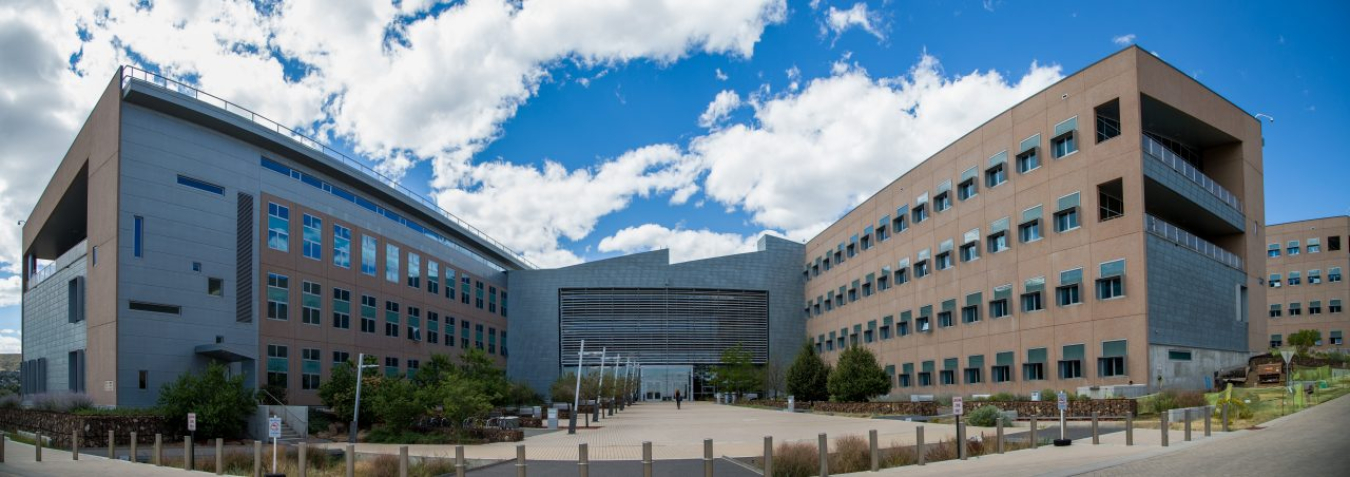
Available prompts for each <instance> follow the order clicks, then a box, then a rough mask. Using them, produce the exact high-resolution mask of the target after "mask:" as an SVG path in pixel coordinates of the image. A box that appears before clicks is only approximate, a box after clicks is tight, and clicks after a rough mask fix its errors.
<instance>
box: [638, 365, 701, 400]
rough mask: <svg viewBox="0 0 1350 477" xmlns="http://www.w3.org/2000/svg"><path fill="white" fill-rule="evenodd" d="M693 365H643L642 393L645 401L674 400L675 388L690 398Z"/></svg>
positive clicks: (682, 395) (681, 394)
mask: <svg viewBox="0 0 1350 477" xmlns="http://www.w3.org/2000/svg"><path fill="white" fill-rule="evenodd" d="M693 375H694V367H693V366H643V367H642V389H641V395H642V399H643V400H644V401H673V400H675V390H677V389H678V390H679V391H680V396H681V397H684V398H686V399H687V398H689V396H690V391H692V390H693Z"/></svg>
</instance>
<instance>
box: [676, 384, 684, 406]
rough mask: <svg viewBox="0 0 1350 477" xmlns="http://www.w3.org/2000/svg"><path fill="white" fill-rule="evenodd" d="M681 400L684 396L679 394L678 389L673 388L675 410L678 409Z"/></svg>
mask: <svg viewBox="0 0 1350 477" xmlns="http://www.w3.org/2000/svg"><path fill="white" fill-rule="evenodd" d="M682 400H684V396H681V395H680V390H679V389H676V390H675V410H677V411H678V410H680V401H682Z"/></svg>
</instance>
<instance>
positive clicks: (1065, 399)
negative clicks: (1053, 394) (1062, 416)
mask: <svg viewBox="0 0 1350 477" xmlns="http://www.w3.org/2000/svg"><path fill="white" fill-rule="evenodd" d="M1059 410H1061V411H1067V410H1069V395H1068V394H1066V393H1065V392H1064V391H1060V392H1059Z"/></svg>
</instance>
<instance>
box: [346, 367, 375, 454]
mask: <svg viewBox="0 0 1350 477" xmlns="http://www.w3.org/2000/svg"><path fill="white" fill-rule="evenodd" d="M375 367H379V366H378V365H374V364H366V354H365V353H361V354H358V355H356V407H354V408H352V426H351V430H350V431H349V432H348V433H347V442H350V443H352V444H355V443H356V430H357V429H358V424H357V423H359V422H360V420H359V419H358V418H359V417H361V370H363V369H366V368H375Z"/></svg>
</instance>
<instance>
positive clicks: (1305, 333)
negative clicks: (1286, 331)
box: [1289, 330, 1322, 356]
mask: <svg viewBox="0 0 1350 477" xmlns="http://www.w3.org/2000/svg"><path fill="white" fill-rule="evenodd" d="M1318 341H1322V332H1321V331H1318V330H1298V331H1295V332H1294V333H1293V334H1290V335H1289V345H1290V346H1294V347H1295V348H1297V349H1298V355H1299V356H1307V355H1308V348H1312V347H1313V346H1317V342H1318Z"/></svg>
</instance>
